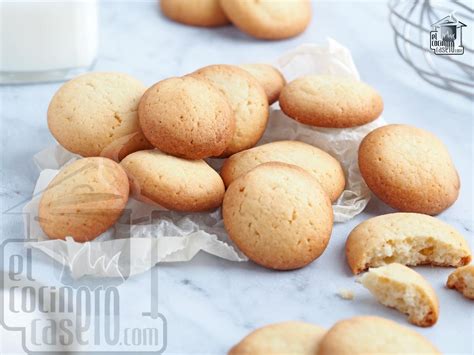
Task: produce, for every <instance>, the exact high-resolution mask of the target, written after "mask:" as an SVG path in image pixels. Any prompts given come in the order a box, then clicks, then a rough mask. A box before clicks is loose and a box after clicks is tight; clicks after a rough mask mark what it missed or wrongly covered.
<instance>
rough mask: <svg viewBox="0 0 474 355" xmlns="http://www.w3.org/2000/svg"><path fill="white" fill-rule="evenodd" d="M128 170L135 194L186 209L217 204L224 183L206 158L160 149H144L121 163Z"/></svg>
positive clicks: (222, 191) (211, 207) (199, 208)
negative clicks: (193, 157)
mask: <svg viewBox="0 0 474 355" xmlns="http://www.w3.org/2000/svg"><path fill="white" fill-rule="evenodd" d="M120 164H121V165H122V167H123V168H124V169H125V171H126V172H127V174H128V176H129V178H130V182H131V187H132V192H133V196H134V197H135V198H137V199H138V200H141V201H143V202H147V203H152V204H153V203H154V204H158V205H161V206H163V207H165V208H167V209H170V210H174V211H184V212H197V211H206V210H210V209H214V208H217V207H219V206H220V205H221V203H222V199H223V198H224V191H225V188H224V183H223V182H222V179H221V177H220V176H219V174H218V173H217V172H216V171H215V170H214V169H212V168H211V167H210V166H209V165H207V164H206V162H205V161H204V160H186V159H182V158H178V157H174V156H172V155H168V154H165V153H162V152H160V151H158V150H142V151H139V152H136V153H133V154H130V155H129V156H127V157H126V158H125V159H124V160H122V161H121V163H120Z"/></svg>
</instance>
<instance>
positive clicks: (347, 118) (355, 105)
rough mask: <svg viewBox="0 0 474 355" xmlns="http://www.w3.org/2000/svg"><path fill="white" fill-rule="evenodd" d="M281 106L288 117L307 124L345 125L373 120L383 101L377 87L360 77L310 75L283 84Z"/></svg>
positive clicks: (360, 123) (377, 115)
mask: <svg viewBox="0 0 474 355" xmlns="http://www.w3.org/2000/svg"><path fill="white" fill-rule="evenodd" d="M280 107H281V109H282V110H283V112H284V113H285V114H287V115H288V116H289V117H291V118H293V119H294V120H296V121H298V122H301V123H304V124H307V125H310V126H316V127H328V128H345V127H355V126H360V125H363V124H366V123H369V122H371V121H373V120H375V119H376V118H377V117H379V116H380V114H381V113H382V111H383V101H382V98H381V96H380V95H379V94H378V93H377V91H375V90H374V89H373V88H372V87H370V86H369V85H367V84H365V83H363V82H361V81H357V80H354V79H350V78H344V77H340V76H329V75H310V76H305V77H301V78H298V79H296V80H293V81H291V82H290V83H289V84H288V85H286V86H285V87H284V88H283V90H282V91H281V94H280Z"/></svg>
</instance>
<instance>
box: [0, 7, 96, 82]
mask: <svg viewBox="0 0 474 355" xmlns="http://www.w3.org/2000/svg"><path fill="white" fill-rule="evenodd" d="M97 46H98V4H97V0H47V1H45V0H0V84H15V83H34V82H45V81H60V80H66V79H69V78H71V77H73V76H75V75H77V74H79V73H81V72H84V71H87V70H88V69H90V68H91V66H92V65H93V63H94V61H95V59H96V56H97Z"/></svg>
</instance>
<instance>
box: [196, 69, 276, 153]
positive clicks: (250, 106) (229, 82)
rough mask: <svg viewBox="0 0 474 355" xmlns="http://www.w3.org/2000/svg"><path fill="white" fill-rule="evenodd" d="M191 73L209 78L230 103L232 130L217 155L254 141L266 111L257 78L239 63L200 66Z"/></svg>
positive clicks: (248, 146)
mask: <svg viewBox="0 0 474 355" xmlns="http://www.w3.org/2000/svg"><path fill="white" fill-rule="evenodd" d="M191 75H192V76H193V77H197V78H204V79H207V80H209V81H210V82H211V83H212V85H214V86H215V87H216V88H217V89H218V90H219V91H220V92H222V93H223V94H224V96H225V97H226V98H227V100H228V101H229V103H230V105H231V107H232V110H233V113H234V117H235V132H234V134H233V136H232V139H231V141H230V143H229V145H228V146H227V148H226V149H225V151H224V152H223V153H222V154H221V156H222V157H225V156H229V155H232V154H234V153H237V152H240V151H242V150H245V149H249V148H251V147H253V146H254V145H255V144H257V142H258V140H259V139H260V138H261V137H262V135H263V132H264V131H265V128H266V126H267V121H268V114H269V111H268V110H269V109H268V100H267V96H266V95H265V91H264V90H263V88H262V87H261V85H260V84H259V83H258V81H257V79H255V78H254V77H253V76H252V75H250V74H249V73H248V72H246V71H245V70H243V69H241V68H239V67H236V66H233V65H223V64H221V65H210V66H208V67H204V68H202V69H199V70H198V71H196V72H194V73H193V74H191ZM216 155H218V154H216Z"/></svg>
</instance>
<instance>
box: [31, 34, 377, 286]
mask: <svg viewBox="0 0 474 355" xmlns="http://www.w3.org/2000/svg"><path fill="white" fill-rule="evenodd" d="M275 64H276V65H277V66H278V67H279V68H280V69H281V70H282V72H283V73H284V75H285V77H286V79H287V80H292V79H294V78H296V77H299V76H303V75H308V74H330V75H341V76H349V77H353V78H355V79H359V74H358V72H357V69H356V67H355V65H354V63H353V61H352V57H351V54H350V52H349V50H348V49H347V48H345V47H343V46H341V45H340V44H339V43H337V42H335V41H334V40H331V39H329V40H328V41H327V43H326V44H324V45H316V44H307V45H302V46H300V47H298V48H296V49H294V50H291V51H289V52H288V53H286V54H284V55H283V56H282V57H281V58H279V59H278V61H277V62H276V63H275ZM383 124H385V122H384V121H383V120H382V119H378V120H376V121H375V122H372V123H370V124H368V125H365V126H361V127H357V128H353V129H322V128H313V127H310V126H305V125H302V124H299V123H297V122H296V121H294V120H292V119H289V118H288V117H286V116H285V114H283V113H282V112H281V111H280V110H279V108H278V104H275V105H274V107H273V108H272V111H271V115H270V120H269V124H268V128H267V130H266V133H265V135H264V137H263V138H262V140H261V143H267V142H271V141H277V140H284V139H293V140H299V141H303V142H306V143H309V144H312V145H314V146H317V147H319V148H321V149H323V150H325V151H327V152H329V153H330V154H332V155H333V156H334V157H335V158H337V159H338V160H339V161H340V162H341V163H342V166H343V168H344V171H345V173H346V179H347V184H346V190H345V191H344V192H343V194H342V195H341V197H340V198H339V199H338V201H337V202H336V203H335V204H334V206H333V207H334V215H335V220H336V221H337V222H344V221H347V220H349V219H351V218H352V217H354V216H355V215H357V214H359V213H360V212H362V210H363V209H364V208H365V206H366V205H367V203H368V201H369V199H370V192H369V190H368V188H367V186H366V185H365V183H364V181H363V179H362V177H361V176H360V173H359V169H358V165H357V149H358V146H359V143H360V141H361V139H362V138H363V137H364V136H365V135H366V134H367V133H368V132H370V131H371V130H373V129H374V128H376V127H378V126H381V125H383ZM78 158H79V157H78V156H76V155H74V154H71V153H69V152H67V151H66V150H64V149H63V148H61V147H59V146H56V147H51V148H48V149H45V150H43V151H41V152H39V153H38V154H36V155H35V157H34V160H35V163H36V165H37V166H38V168H39V169H40V170H41V173H40V177H39V178H38V181H37V182H36V187H35V191H34V195H33V198H32V200H31V201H30V202H29V203H28V204H27V205H26V206H25V207H24V210H23V212H24V215H25V233H28V235H29V237H30V238H33V239H36V240H37V241H32V242H29V243H27V244H28V246H30V247H33V248H36V249H40V250H41V251H43V252H44V253H46V254H47V255H49V256H50V257H51V258H53V259H55V260H56V261H58V262H59V263H61V264H62V265H64V266H66V267H68V268H69V269H70V270H71V274H72V276H73V277H74V278H79V277H81V276H84V275H94V276H101V277H105V276H107V277H120V276H121V277H125V276H131V275H134V274H138V273H141V272H144V271H146V270H148V269H150V268H151V267H152V266H153V265H155V264H156V263H159V262H171V261H188V260H190V259H192V258H193V257H194V255H196V254H197V253H198V252H199V251H200V250H203V251H205V252H207V253H209V254H213V255H215V256H218V257H221V258H224V259H228V260H232V261H245V260H247V258H246V257H245V256H244V255H243V254H242V253H240V251H238V250H237V249H236V248H235V247H234V246H233V244H232V242H231V241H230V240H229V239H228V237H227V235H226V233H225V230H224V227H223V221H222V218H221V215H220V210H216V211H213V212H207V213H194V214H185V213H176V212H171V211H166V210H164V209H161V210H160V209H157V208H156V207H150V206H148V205H146V204H143V203H141V202H138V201H136V200H133V199H131V200H130V201H129V203H128V205H127V211H126V213H125V214H124V216H123V217H122V219H121V220H120V222H119V223H117V224H116V225H115V226H114V227H112V228H110V229H109V230H108V231H106V232H105V233H103V234H102V235H101V236H99V237H98V238H97V239H95V240H94V241H91V242H87V243H77V242H75V241H74V240H73V239H72V238H66V240H65V241H64V240H49V239H48V238H47V237H46V236H45V235H44V233H43V232H42V230H41V228H40V225H39V223H38V221H37V216H38V205H39V201H40V198H41V194H42V191H43V190H44V189H45V188H46V187H47V185H48V183H49V182H50V181H51V180H52V179H53V177H54V176H55V175H56V174H57V173H58V171H59V169H60V168H61V167H62V166H64V165H65V164H67V163H69V162H71V161H73V160H75V159H78ZM210 163H211V165H212V166H214V167H215V168H219V167H220V165H221V164H222V161H221V160H218V159H212V160H210Z"/></svg>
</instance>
